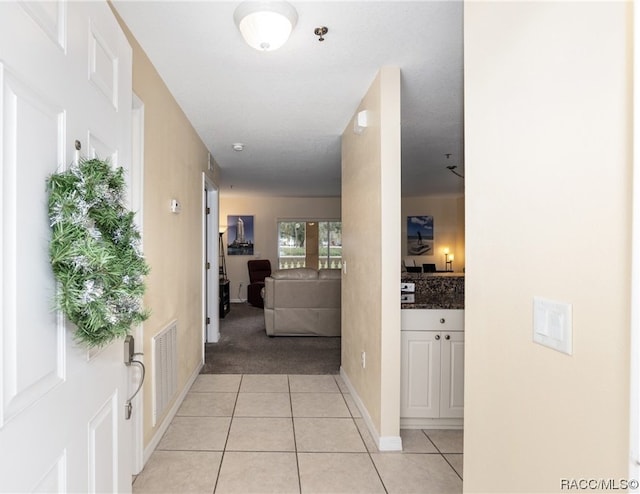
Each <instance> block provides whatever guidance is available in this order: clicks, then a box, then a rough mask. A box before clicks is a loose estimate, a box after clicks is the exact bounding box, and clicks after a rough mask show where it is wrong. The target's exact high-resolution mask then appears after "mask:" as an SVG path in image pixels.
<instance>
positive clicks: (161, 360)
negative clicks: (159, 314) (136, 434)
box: [152, 321, 178, 425]
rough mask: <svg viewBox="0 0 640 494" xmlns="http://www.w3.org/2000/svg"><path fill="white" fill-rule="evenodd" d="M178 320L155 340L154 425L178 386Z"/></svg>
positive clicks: (156, 336) (154, 338)
mask: <svg viewBox="0 0 640 494" xmlns="http://www.w3.org/2000/svg"><path fill="white" fill-rule="evenodd" d="M177 333H178V321H173V322H171V323H170V324H169V325H168V326H167V327H166V328H165V329H163V330H162V331H160V332H159V333H158V334H157V335H155V336H154V337H153V338H152V340H153V355H152V358H153V425H156V423H157V421H158V418H160V417H162V415H163V414H164V412H165V409H166V408H167V406H168V405H169V403H170V402H171V399H172V398H173V396H174V395H175V393H176V389H177V387H178V365H177V364H178V362H177V360H178V353H177V351H176V337H177Z"/></svg>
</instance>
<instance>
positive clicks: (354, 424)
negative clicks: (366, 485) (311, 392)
mask: <svg viewBox="0 0 640 494" xmlns="http://www.w3.org/2000/svg"><path fill="white" fill-rule="evenodd" d="M334 380H335V381H336V386H338V389H339V390H340V393H341V394H342V399H343V400H344V402H345V405H347V400H346V399H345V398H344V395H345V393H344V392H343V391H342V388H341V387H340V385H339V384H338V380H337V379H336V378H335V376H334ZM347 410H349V415H351V420H352V421H353V426H354V427H355V428H356V430H357V431H358V435H359V436H360V439H361V440H362V443H363V444H364V450H365V451H366V453H367V456H368V457H369V461H370V462H371V465H373V469H374V470H375V472H376V475H377V476H378V480H380V485H382V488H383V489H384V492H385V494H389V490H388V489H387V486H386V485H385V484H384V481H383V480H382V475H380V472H379V471H378V467H377V465H376V462H375V461H373V457H372V456H371V451H369V448H368V447H367V441H365V440H364V436H363V434H362V431H360V427H358V424H356V419H355V417H354V416H353V412H352V411H351V409H350V408H349V405H347ZM376 449H377V446H376Z"/></svg>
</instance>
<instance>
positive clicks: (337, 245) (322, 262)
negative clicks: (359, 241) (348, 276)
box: [278, 220, 342, 269]
mask: <svg viewBox="0 0 640 494" xmlns="http://www.w3.org/2000/svg"><path fill="white" fill-rule="evenodd" d="M303 267H308V268H317V269H340V268H341V267H342V223H341V222H340V221H334V220H332V221H326V220H322V221H315V220H287V221H279V222H278V269H291V268H303Z"/></svg>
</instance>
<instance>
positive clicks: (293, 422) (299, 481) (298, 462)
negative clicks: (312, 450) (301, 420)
mask: <svg viewBox="0 0 640 494" xmlns="http://www.w3.org/2000/svg"><path fill="white" fill-rule="evenodd" d="M287 385H288V386H289V406H290V407H291V429H292V431H293V454H294V455H295V457H296V470H297V471H298V492H300V493H301V492H302V479H301V478H300V460H299V459H298V441H296V423H295V421H294V420H293V399H292V398H291V376H289V375H287Z"/></svg>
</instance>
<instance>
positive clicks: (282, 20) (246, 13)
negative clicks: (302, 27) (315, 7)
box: [233, 1, 298, 51]
mask: <svg viewBox="0 0 640 494" xmlns="http://www.w3.org/2000/svg"><path fill="white" fill-rule="evenodd" d="M233 18H234V20H235V22H236V25H237V26H238V29H239V30H240V33H241V34H242V37H243V38H244V40H245V41H246V42H247V44H248V45H249V46H251V47H252V48H255V49H256V50H259V51H273V50H277V49H278V48H280V47H281V46H282V45H284V44H285V43H286V42H287V40H288V39H289V35H290V34H291V31H292V30H293V28H294V27H295V25H296V22H298V13H297V12H296V9H294V8H293V6H292V5H290V4H288V3H287V2H280V1H275V2H243V3H241V4H240V5H238V7H237V8H236V10H235V12H234V13H233Z"/></svg>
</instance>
